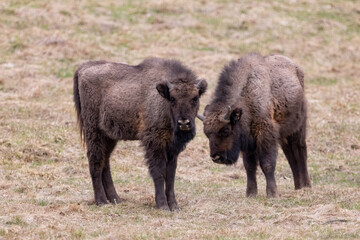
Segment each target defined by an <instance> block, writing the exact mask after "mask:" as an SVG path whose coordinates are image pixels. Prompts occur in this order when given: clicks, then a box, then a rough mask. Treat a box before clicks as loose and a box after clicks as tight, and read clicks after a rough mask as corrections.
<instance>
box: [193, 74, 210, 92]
mask: <svg viewBox="0 0 360 240" xmlns="http://www.w3.org/2000/svg"><path fill="white" fill-rule="evenodd" d="M207 85H208V84H207V82H206V80H205V79H203V78H202V79H200V80H199V82H198V83H197V84H195V86H196V88H197V89H199V96H201V95H202V94H203V93H204V92H206V89H207Z"/></svg>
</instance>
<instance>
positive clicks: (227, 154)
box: [199, 105, 249, 165]
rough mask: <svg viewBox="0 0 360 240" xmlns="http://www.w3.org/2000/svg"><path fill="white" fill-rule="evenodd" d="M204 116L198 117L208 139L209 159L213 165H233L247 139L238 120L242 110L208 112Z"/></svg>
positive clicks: (228, 109)
mask: <svg viewBox="0 0 360 240" xmlns="http://www.w3.org/2000/svg"><path fill="white" fill-rule="evenodd" d="M208 108H209V105H208V106H207V107H206V108H205V113H204V115H205V116H199V118H200V119H202V120H203V122H204V133H205V135H206V136H207V137H208V138H209V145H210V157H211V159H212V160H213V162H215V163H221V164H227V165H230V164H233V163H235V162H236V161H237V159H238V157H239V154H240V150H244V148H246V147H247V145H248V140H249V139H248V138H247V137H246V136H245V135H244V133H243V131H242V126H241V124H240V119H241V116H242V109H241V108H235V109H233V110H232V109H231V107H230V106H229V107H228V108H227V109H221V110H220V111H219V110H208Z"/></svg>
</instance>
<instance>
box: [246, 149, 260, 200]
mask: <svg viewBox="0 0 360 240" xmlns="http://www.w3.org/2000/svg"><path fill="white" fill-rule="evenodd" d="M243 162H244V167H245V169H246V177H247V186H246V197H255V196H256V195H257V183H256V168H257V160H256V158H255V154H254V153H253V152H251V153H249V152H243Z"/></svg>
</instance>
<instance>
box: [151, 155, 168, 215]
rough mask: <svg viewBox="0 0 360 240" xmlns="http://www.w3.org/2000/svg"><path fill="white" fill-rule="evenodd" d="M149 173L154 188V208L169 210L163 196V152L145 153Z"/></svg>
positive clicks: (164, 162) (164, 167)
mask: <svg viewBox="0 0 360 240" xmlns="http://www.w3.org/2000/svg"><path fill="white" fill-rule="evenodd" d="M146 155H147V158H148V165H149V172H150V175H151V177H152V179H153V181H154V186H155V202H156V207H157V208H159V209H162V210H170V208H169V205H168V203H167V200H166V195H165V186H164V184H165V178H166V157H165V154H164V151H161V150H159V151H156V152H153V153H149V152H147V154H146Z"/></svg>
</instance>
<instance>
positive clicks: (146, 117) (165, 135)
mask: <svg viewBox="0 0 360 240" xmlns="http://www.w3.org/2000/svg"><path fill="white" fill-rule="evenodd" d="M206 88H207V83H206V81H205V80H198V79H197V77H196V76H195V74H194V73H193V72H192V71H191V70H189V69H188V68H186V67H184V66H183V65H182V64H181V63H180V62H178V61H175V60H165V59H159V58H149V59H146V60H144V61H143V62H142V63H141V64H139V65H137V66H129V65H125V64H121V63H114V62H106V61H96V62H86V63H84V64H82V65H81V66H80V67H79V68H78V69H77V70H76V72H75V75H74V101H75V108H76V112H77V117H78V123H79V126H80V132H81V136H82V137H83V138H84V140H85V143H86V146H87V157H88V160H89V168H90V175H91V179H92V184H93V188H94V193H95V202H96V204H98V205H101V204H106V203H108V201H109V202H111V203H119V202H120V198H119V196H118V194H117V193H116V190H115V187H114V184H113V180H112V177H111V172H110V164H109V157H110V154H111V152H112V151H113V149H114V147H115V145H116V143H117V141H118V140H140V141H141V143H142V145H143V146H144V148H145V158H146V160H147V165H148V167H149V171H150V175H151V177H152V178H153V180H154V184H155V201H156V206H157V207H158V208H160V209H165V210H169V209H170V210H175V209H178V205H177V202H176V199H175V193H174V180H175V171H176V164H177V157H178V155H179V153H180V152H181V151H182V150H183V149H184V148H185V145H186V144H187V143H188V142H189V141H190V140H191V139H193V138H194V136H195V117H196V114H197V111H198V109H199V98H200V96H201V95H202V94H203V93H204V92H205V91H206Z"/></svg>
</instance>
